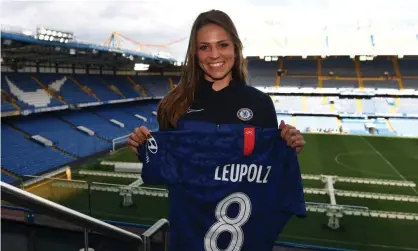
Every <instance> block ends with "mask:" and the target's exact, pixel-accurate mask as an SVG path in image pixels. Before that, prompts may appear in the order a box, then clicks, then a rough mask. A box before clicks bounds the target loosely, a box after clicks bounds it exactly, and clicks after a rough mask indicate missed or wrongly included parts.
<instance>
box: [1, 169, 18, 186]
mask: <svg viewBox="0 0 418 251" xmlns="http://www.w3.org/2000/svg"><path fill="white" fill-rule="evenodd" d="M1 181H3V182H6V183H8V184H11V183H13V182H16V179H14V178H13V177H11V176H9V175H7V174H5V173H3V172H2V173H1Z"/></svg>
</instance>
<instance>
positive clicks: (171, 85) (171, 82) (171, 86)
mask: <svg viewBox="0 0 418 251" xmlns="http://www.w3.org/2000/svg"><path fill="white" fill-rule="evenodd" d="M168 82H169V83H170V90H173V89H174V81H173V79H172V78H171V77H169V78H168Z"/></svg>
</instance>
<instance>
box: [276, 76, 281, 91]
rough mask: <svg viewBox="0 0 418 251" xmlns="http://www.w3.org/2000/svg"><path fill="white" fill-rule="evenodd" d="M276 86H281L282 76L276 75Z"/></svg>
mask: <svg viewBox="0 0 418 251" xmlns="http://www.w3.org/2000/svg"><path fill="white" fill-rule="evenodd" d="M275 86H276V88H280V77H279V76H276V85H275Z"/></svg>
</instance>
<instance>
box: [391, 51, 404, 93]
mask: <svg viewBox="0 0 418 251" xmlns="http://www.w3.org/2000/svg"><path fill="white" fill-rule="evenodd" d="M392 63H393V68H394V69H395V73H396V77H397V81H398V84H399V90H403V89H404V84H403V77H402V73H401V69H400V67H399V61H398V58H397V57H392Z"/></svg>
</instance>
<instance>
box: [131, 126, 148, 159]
mask: <svg viewBox="0 0 418 251" xmlns="http://www.w3.org/2000/svg"><path fill="white" fill-rule="evenodd" d="M150 135H151V131H150V130H148V128H146V127H145V126H141V127H137V128H135V130H134V131H133V132H132V133H131V135H129V137H128V146H129V148H130V149H131V151H132V152H134V153H136V154H138V149H137V148H138V146H141V145H143V144H144V142H145V141H146V140H147V138H148V137H149V136H150Z"/></svg>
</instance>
